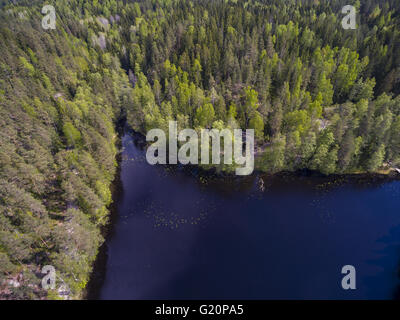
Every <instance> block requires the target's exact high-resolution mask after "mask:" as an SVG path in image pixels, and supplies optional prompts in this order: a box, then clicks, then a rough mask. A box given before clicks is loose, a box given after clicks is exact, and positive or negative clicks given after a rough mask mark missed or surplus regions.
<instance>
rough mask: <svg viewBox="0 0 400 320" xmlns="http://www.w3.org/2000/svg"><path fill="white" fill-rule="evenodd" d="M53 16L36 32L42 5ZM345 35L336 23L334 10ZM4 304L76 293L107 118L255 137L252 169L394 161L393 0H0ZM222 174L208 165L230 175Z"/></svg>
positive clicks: (104, 201) (366, 166)
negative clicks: (349, 11)
mask: <svg viewBox="0 0 400 320" xmlns="http://www.w3.org/2000/svg"><path fill="white" fill-rule="evenodd" d="M44 4H52V5H54V7H55V9H56V15H57V20H56V22H57V24H56V29H55V30H44V29H43V28H42V24H41V22H42V18H43V17H44V15H43V14H42V13H41V9H42V7H43V5H44ZM348 4H350V5H354V6H355V7H356V8H357V29H355V30H351V29H350V30H345V29H343V28H342V25H341V21H342V18H343V17H344V14H342V13H341V9H342V7H343V6H345V5H348ZM0 7H1V9H0V44H1V46H0V48H1V49H0V50H1V54H0V114H1V116H0V123H1V127H0V297H1V298H10V299H26V298H50V299H52V298H60V295H59V292H58V291H56V290H49V291H46V290H43V289H42V288H41V286H40V281H41V277H42V276H43V275H41V273H40V272H41V268H42V267H43V266H44V265H53V266H54V267H55V268H56V270H57V276H58V277H57V281H58V282H57V283H58V284H60V283H64V284H65V287H68V290H67V291H68V297H70V298H79V297H82V294H83V292H84V288H85V287H86V285H87V282H88V280H89V277H90V272H91V270H92V265H93V262H94V260H95V258H96V255H97V251H98V247H99V246H100V244H101V243H102V241H103V238H102V235H101V232H100V229H101V226H104V225H106V224H107V221H108V213H109V212H108V211H109V210H108V208H109V205H110V203H111V202H112V196H111V191H110V187H111V183H112V181H113V179H114V175H115V173H116V166H117V162H116V154H117V152H118V150H117V147H116V144H117V141H118V137H117V133H116V129H117V126H118V121H119V120H121V119H124V118H125V117H126V118H127V121H128V124H129V125H130V126H131V127H132V128H133V129H135V130H136V131H139V132H141V133H144V134H145V133H146V132H147V131H148V130H149V129H151V128H163V129H165V130H166V131H168V129H167V128H168V121H170V120H176V121H178V125H179V127H180V128H189V127H192V128H195V129H196V130H200V129H201V128H217V129H222V128H230V129H234V128H242V129H246V128H253V129H254V130H255V136H256V152H257V154H256V169H259V170H262V171H265V172H268V173H275V172H279V171H282V170H288V171H295V170H299V169H310V170H315V171H318V172H321V173H323V174H333V173H341V174H346V173H357V172H377V171H380V170H386V169H389V168H391V167H395V166H399V165H400V135H399V132H400V96H399V94H400V4H399V2H398V0H387V1H379V0H363V1H359V0H356V1H354V0H330V1H328V0H297V1H296V0H285V1H283V0H264V1H258V0H255V1H243V0H225V1H223V0H198V1H189V0H183V1H180V0H179V1H178V0H152V1H149V0H144V1H122V0H103V1H102V0H93V1H87V0H68V1H67V0H57V1H46V2H44V1H23V0H21V1H16V0H14V1H4V0H2V1H0ZM231 169H232V168H230V167H221V168H218V170H227V171H230V170H231Z"/></svg>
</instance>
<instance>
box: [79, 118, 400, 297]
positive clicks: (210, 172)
mask: <svg viewBox="0 0 400 320" xmlns="http://www.w3.org/2000/svg"><path fill="white" fill-rule="evenodd" d="M117 132H118V140H117V148H118V150H119V152H118V154H117V156H116V161H117V172H116V175H115V177H114V181H113V183H112V184H111V189H112V190H111V191H112V199H113V201H112V204H111V206H110V209H109V210H110V214H109V221H108V223H107V224H106V225H105V226H104V227H102V230H101V234H102V236H103V237H104V242H103V244H102V245H101V246H100V247H99V248H98V253H97V256H96V259H95V262H94V264H93V268H92V272H91V274H90V280H89V282H88V285H87V286H86V288H85V289H84V290H83V293H82V299H84V300H98V299H99V297H100V291H101V287H102V284H103V282H104V276H105V274H106V264H107V258H108V257H107V242H108V241H109V240H110V239H111V237H112V236H113V232H114V230H115V226H116V223H117V221H118V203H119V200H120V199H121V197H122V195H123V188H122V181H121V165H122V161H123V157H122V151H123V146H122V137H123V136H124V135H125V134H128V135H130V136H131V138H132V139H137V140H138V141H139V143H140V145H141V147H143V149H144V147H145V146H146V145H147V142H146V140H145V136H144V135H142V134H141V133H140V132H137V131H135V130H133V129H132V128H131V127H130V126H128V125H125V124H123V125H122V127H119V128H118V130H117ZM159 166H163V167H165V168H168V167H172V166H173V167H176V165H159ZM179 166H180V168H182V169H181V170H183V171H185V172H186V173H188V174H191V175H193V172H194V171H197V173H198V174H196V175H193V176H194V177H195V176H202V177H213V178H216V179H232V181H235V180H239V179H243V178H245V177H248V178H249V177H250V178H254V179H257V178H258V179H262V180H263V181H264V180H266V181H267V180H272V179H281V180H284V179H285V178H295V179H299V181H300V180H303V181H304V180H309V181H310V182H315V181H317V180H321V181H320V182H321V186H322V187H324V188H329V187H334V186H335V185H336V186H337V185H343V184H345V183H350V184H352V183H353V184H357V185H365V183H388V182H392V181H400V174H398V173H397V172H396V171H395V169H389V170H386V171H377V172H355V173H345V174H331V175H323V174H321V173H320V172H316V171H311V170H308V169H303V170H297V171H280V172H277V173H266V172H263V171H260V170H257V169H255V170H254V172H253V173H252V174H251V175H249V176H245V177H242V176H237V175H235V174H233V172H225V171H221V172H218V171H217V169H216V168H210V169H207V168H203V167H201V166H199V165H179ZM332 182H333V183H332ZM318 185H319V184H318Z"/></svg>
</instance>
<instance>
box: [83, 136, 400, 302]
mask: <svg viewBox="0 0 400 320" xmlns="http://www.w3.org/2000/svg"><path fill="white" fill-rule="evenodd" d="M122 146H123V152H122V161H121V172H120V180H121V190H120V192H119V194H118V196H117V197H116V198H115V208H116V212H117V213H116V217H115V221H114V222H113V228H112V232H110V234H109V235H108V237H107V239H106V244H105V250H104V255H103V258H102V259H101V262H100V264H102V267H101V268H100V269H101V272H99V271H98V270H97V272H98V273H100V274H99V276H98V277H97V280H96V281H97V285H96V286H95V287H96V289H93V292H89V296H90V297H91V298H99V299H392V298H395V297H396V294H397V293H396V292H398V285H399V272H398V271H399V264H400V210H399V207H400V181H396V180H389V179H366V178H365V179H355V178H343V177H342V178H340V177H337V178H335V179H327V178H322V177H309V176H295V175H277V176H272V177H271V176H269V177H268V176H259V175H257V174H254V175H252V176H249V177H242V178H238V177H216V176H213V175H210V174H203V173H202V172H201V171H200V170H198V169H195V168H187V167H186V168H185V167H176V166H175V167H168V166H151V165H149V164H148V163H147V162H146V159H145V151H144V150H143V149H142V146H141V144H140V141H139V140H138V139H137V138H136V137H135V135H133V134H131V133H125V134H124V135H123V137H122ZM260 178H262V179H263V181H264V187H265V190H264V191H261V190H260V188H259V181H260V180H259V179H260ZM344 265H353V266H354V267H355V269H356V290H343V289H342V287H341V280H342V277H343V276H344V275H342V274H341V269H342V267H343V266H344Z"/></svg>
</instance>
